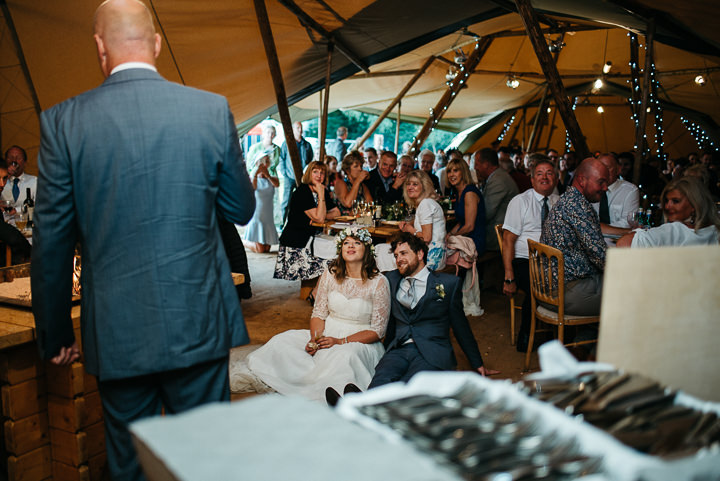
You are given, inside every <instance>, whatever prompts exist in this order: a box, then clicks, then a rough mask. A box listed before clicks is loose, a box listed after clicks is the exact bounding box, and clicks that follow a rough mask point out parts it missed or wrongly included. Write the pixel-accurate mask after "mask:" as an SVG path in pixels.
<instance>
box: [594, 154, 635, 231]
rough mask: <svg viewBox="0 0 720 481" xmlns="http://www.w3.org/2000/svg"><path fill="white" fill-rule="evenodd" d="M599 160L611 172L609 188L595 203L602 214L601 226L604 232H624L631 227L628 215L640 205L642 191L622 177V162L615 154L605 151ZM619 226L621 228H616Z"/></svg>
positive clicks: (596, 209)
mask: <svg viewBox="0 0 720 481" xmlns="http://www.w3.org/2000/svg"><path fill="white" fill-rule="evenodd" d="M598 160H599V161H600V162H602V163H603V164H604V165H605V167H607V169H608V172H609V173H610V178H609V179H608V190H607V192H606V193H605V194H603V197H604V198H602V199H600V202H596V203H594V204H593V208H594V209H595V212H597V213H598V215H599V216H600V227H601V229H602V231H603V234H621V235H622V234H624V233H627V229H628V228H629V227H630V223H629V222H628V220H627V216H628V214H629V213H631V212H635V211H637V210H638V207H640V192H639V191H638V188H637V187H636V186H635V184H632V183H630V182H628V181H626V180H622V179H621V178H620V163H619V162H618V160H617V158H616V157H615V155H613V154H609V153H605V154H602V155H600V157H598ZM617 227H619V228H620V229H615V228H617Z"/></svg>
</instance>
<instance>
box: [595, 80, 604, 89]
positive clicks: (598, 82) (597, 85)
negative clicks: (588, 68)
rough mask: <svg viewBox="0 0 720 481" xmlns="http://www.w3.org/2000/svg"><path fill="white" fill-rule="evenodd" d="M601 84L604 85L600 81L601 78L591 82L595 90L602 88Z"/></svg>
mask: <svg viewBox="0 0 720 481" xmlns="http://www.w3.org/2000/svg"><path fill="white" fill-rule="evenodd" d="M603 85H605V83H604V82H603V81H602V79H601V78H599V79H595V82H593V88H595V89H597V90H600V89H601V88H603Z"/></svg>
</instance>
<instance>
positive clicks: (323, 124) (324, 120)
mask: <svg viewBox="0 0 720 481" xmlns="http://www.w3.org/2000/svg"><path fill="white" fill-rule="evenodd" d="M333 46H334V45H333V43H332V42H330V43H328V57H327V68H326V70H325V98H324V99H323V105H322V109H321V110H320V124H319V126H320V127H319V135H318V137H319V139H320V145H319V147H320V153H319V155H318V159H319V160H323V159H325V137H326V136H327V124H328V109H329V108H330V75H331V74H332V54H333ZM337 160H338V162H342V159H337Z"/></svg>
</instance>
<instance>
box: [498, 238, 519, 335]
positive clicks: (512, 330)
mask: <svg viewBox="0 0 720 481" xmlns="http://www.w3.org/2000/svg"><path fill="white" fill-rule="evenodd" d="M495 235H497V239H498V245H499V246H500V256H501V257H502V251H503V243H502V236H503V234H502V224H495ZM526 295H527V294H526ZM515 310H519V311H520V310H522V306H521V305H519V304H515V296H514V295H513V296H510V345H512V346H514V345H515V341H516V340H517V336H516V334H515Z"/></svg>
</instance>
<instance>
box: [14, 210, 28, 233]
mask: <svg viewBox="0 0 720 481" xmlns="http://www.w3.org/2000/svg"><path fill="white" fill-rule="evenodd" d="M27 222H28V215H27V214H26V213H21V214H19V215H18V216H17V217H16V218H15V227H17V228H18V230H19V231H20V232H22V231H24V230H25V227H26V226H27Z"/></svg>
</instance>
